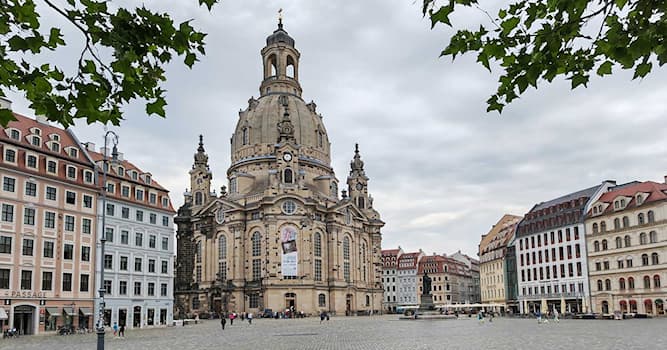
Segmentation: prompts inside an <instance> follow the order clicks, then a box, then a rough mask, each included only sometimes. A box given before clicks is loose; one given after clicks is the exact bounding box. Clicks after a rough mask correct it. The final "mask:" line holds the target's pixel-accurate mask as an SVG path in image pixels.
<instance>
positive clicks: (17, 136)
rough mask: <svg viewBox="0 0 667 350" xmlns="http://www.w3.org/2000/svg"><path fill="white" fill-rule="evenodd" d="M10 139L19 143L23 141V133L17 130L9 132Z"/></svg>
mask: <svg viewBox="0 0 667 350" xmlns="http://www.w3.org/2000/svg"><path fill="white" fill-rule="evenodd" d="M9 137H11V138H12V139H14V140H16V141H19V140H20V139H21V132H20V131H18V130H16V129H10V130H9Z"/></svg>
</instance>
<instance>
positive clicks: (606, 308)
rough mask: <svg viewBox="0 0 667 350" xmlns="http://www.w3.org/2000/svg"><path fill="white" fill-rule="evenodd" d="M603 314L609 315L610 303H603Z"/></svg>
mask: <svg viewBox="0 0 667 350" xmlns="http://www.w3.org/2000/svg"><path fill="white" fill-rule="evenodd" d="M602 313H603V314H608V313H609V302H607V301H606V300H605V301H603V302H602Z"/></svg>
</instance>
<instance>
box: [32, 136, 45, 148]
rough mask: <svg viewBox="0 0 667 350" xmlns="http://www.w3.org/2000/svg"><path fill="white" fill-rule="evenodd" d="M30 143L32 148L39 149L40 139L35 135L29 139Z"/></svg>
mask: <svg viewBox="0 0 667 350" xmlns="http://www.w3.org/2000/svg"><path fill="white" fill-rule="evenodd" d="M30 143H31V144H32V145H33V146H37V147H39V146H40V145H41V144H42V138H41V137H39V136H37V135H32V137H31V138H30Z"/></svg>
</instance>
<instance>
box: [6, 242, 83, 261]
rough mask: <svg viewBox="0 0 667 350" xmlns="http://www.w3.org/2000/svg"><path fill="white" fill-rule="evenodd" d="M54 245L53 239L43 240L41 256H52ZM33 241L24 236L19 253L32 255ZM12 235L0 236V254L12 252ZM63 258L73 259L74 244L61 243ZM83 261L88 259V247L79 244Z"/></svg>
mask: <svg viewBox="0 0 667 350" xmlns="http://www.w3.org/2000/svg"><path fill="white" fill-rule="evenodd" d="M54 247H55V242H53V241H47V240H45V241H44V244H43V248H42V257H44V258H50V259H52V258H54V250H55V249H54ZM34 248H35V241H34V240H33V239H32V238H24V239H23V244H22V248H21V255H23V256H34V254H35V252H34ZM12 253H13V251H12V237H8V236H0V254H12ZM63 259H65V260H73V259H74V244H70V243H65V244H63ZM80 261H83V262H87V261H90V247H88V246H81V260H80Z"/></svg>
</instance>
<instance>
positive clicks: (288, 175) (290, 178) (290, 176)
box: [283, 168, 294, 184]
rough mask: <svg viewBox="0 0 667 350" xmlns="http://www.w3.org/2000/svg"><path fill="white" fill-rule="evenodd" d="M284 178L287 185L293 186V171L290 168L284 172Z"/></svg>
mask: <svg viewBox="0 0 667 350" xmlns="http://www.w3.org/2000/svg"><path fill="white" fill-rule="evenodd" d="M283 177H284V182H285V183H286V184H291V183H292V182H293V180H294V175H293V172H292V169H289V168H287V169H285V171H284V172H283Z"/></svg>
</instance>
